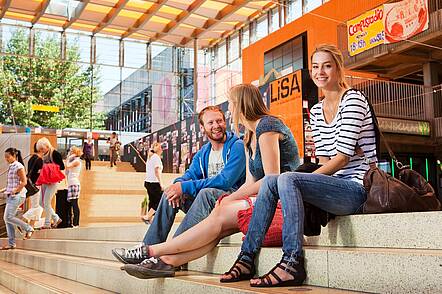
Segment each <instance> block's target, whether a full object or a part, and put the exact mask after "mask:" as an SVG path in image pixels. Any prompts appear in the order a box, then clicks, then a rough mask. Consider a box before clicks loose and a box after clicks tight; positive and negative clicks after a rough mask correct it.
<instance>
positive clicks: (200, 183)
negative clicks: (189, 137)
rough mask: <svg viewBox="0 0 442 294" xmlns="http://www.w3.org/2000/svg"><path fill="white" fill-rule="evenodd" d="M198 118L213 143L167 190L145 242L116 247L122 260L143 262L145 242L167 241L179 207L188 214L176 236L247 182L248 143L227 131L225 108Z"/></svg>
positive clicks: (210, 110) (206, 111) (209, 109)
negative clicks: (246, 151)
mask: <svg viewBox="0 0 442 294" xmlns="http://www.w3.org/2000/svg"><path fill="white" fill-rule="evenodd" d="M198 120H199V123H200V126H201V129H203V130H204V133H205V134H206V136H207V137H208V139H209V143H207V144H206V145H204V146H203V147H202V148H201V150H199V151H198V152H197V153H196V154H195V156H194V157H193V159H192V163H191V164H190V167H189V168H188V170H187V171H186V172H185V173H184V175H183V176H182V177H179V178H177V179H175V181H174V183H173V184H172V185H171V186H169V187H167V188H166V189H165V190H164V193H163V195H162V197H161V200H160V204H159V206H158V209H157V211H156V212H155V217H154V220H153V222H152V224H151V225H150V226H149V228H148V230H147V232H146V235H145V236H144V240H143V243H142V244H140V245H137V246H135V247H133V248H130V249H127V248H115V249H113V250H112V254H113V255H114V256H115V258H117V259H118V260H119V261H121V262H123V263H126V264H127V263H129V264H139V263H141V262H142V261H143V260H144V259H147V258H149V257H150V256H149V254H148V252H146V246H143V245H153V244H158V243H162V242H164V241H166V239H167V235H168V234H169V232H170V229H171V227H172V225H173V222H174V220H175V216H176V214H177V213H178V209H181V210H182V211H184V212H185V213H186V216H185V217H184V219H183V221H182V222H181V225H180V226H179V227H178V229H177V231H176V233H175V235H174V236H178V235H179V234H181V233H183V232H185V231H186V230H188V229H190V228H191V227H193V226H194V225H196V224H197V223H199V222H200V221H202V220H203V219H205V218H206V217H207V216H208V215H209V214H210V212H211V211H212V209H213V208H215V204H216V201H217V200H218V198H219V197H220V196H221V195H223V194H226V193H231V192H232V191H234V190H236V189H238V188H239V187H240V186H241V185H242V184H243V183H244V179H245V167H246V159H245V153H244V143H243V141H242V140H240V139H239V138H238V137H237V136H235V135H234V134H233V133H231V132H226V119H225V116H224V113H223V112H222V110H221V109H220V108H218V107H215V106H208V107H206V108H204V109H203V110H202V111H201V112H200V113H199V115H198Z"/></svg>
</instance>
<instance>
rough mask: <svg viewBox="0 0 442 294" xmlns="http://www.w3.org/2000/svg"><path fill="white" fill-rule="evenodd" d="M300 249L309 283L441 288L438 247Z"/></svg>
mask: <svg viewBox="0 0 442 294" xmlns="http://www.w3.org/2000/svg"><path fill="white" fill-rule="evenodd" d="M132 245H134V244H133V243H130V242H103V241H76V240H49V239H48V240H44V239H40V240H38V239H35V240H26V241H18V240H17V247H18V248H20V249H26V250H29V251H42V252H47V253H53V254H65V255H69V256H80V257H86V258H94V259H101V260H109V261H114V260H115V259H114V258H113V256H112V254H111V250H112V248H115V247H129V246H132ZM239 251H240V246H228V245H222V246H218V247H217V248H215V249H214V250H213V251H212V252H211V253H209V254H208V255H207V256H204V257H202V258H200V259H198V260H195V261H192V262H190V263H189V270H192V271H198V272H206V273H215V274H221V273H223V272H225V271H226V270H228V269H229V268H230V266H231V265H232V263H233V261H234V260H235V259H236V256H237V254H238V253H239ZM304 252H305V258H306V269H307V271H308V275H309V277H308V280H307V283H308V284H310V285H315V286H322V287H332V288H343V289H349V290H355V291H366V292H391V291H393V292H394V291H395V289H396V288H397V289H400V290H401V291H400V292H396V293H405V292H406V293H415V292H417V291H418V290H419V291H420V290H422V289H423V290H425V291H430V290H431V291H436V290H437V291H441V292H442V284H441V283H440V279H442V267H441V266H440V265H441V264H442V250H428V249H427V250H425V249H385V248H348V247H323V246H305V247H304ZM281 254H282V252H281V249H280V248H263V249H262V250H261V253H260V256H259V259H258V263H257V265H258V273H259V274H264V273H266V272H267V271H268V270H269V269H271V268H272V267H273V266H274V265H275V264H276V262H278V261H279V258H280V256H281ZM404 269H405V270H404ZM380 273H382V275H381V274H380ZM370 281H372V282H370ZM398 287H399V288H398ZM432 293H433V292H432ZM434 293H436V292H434Z"/></svg>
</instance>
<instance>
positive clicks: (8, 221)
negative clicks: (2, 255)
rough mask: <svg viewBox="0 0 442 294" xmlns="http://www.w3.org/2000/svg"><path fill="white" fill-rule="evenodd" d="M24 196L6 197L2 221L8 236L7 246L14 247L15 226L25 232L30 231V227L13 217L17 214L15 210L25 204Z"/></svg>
mask: <svg viewBox="0 0 442 294" xmlns="http://www.w3.org/2000/svg"><path fill="white" fill-rule="evenodd" d="M25 199H26V195H25V194H24V193H21V194H18V195H15V196H8V198H7V199H6V207H5V214H4V215H3V220H4V221H5V225H6V233H7V234H8V245H9V246H15V226H19V227H21V228H22V229H23V230H25V231H26V232H30V231H32V227H31V226H30V225H28V224H27V223H25V222H24V221H22V220H21V219H19V218H17V217H15V215H16V214H17V209H18V207H19V206H20V205H22V204H23V202H25Z"/></svg>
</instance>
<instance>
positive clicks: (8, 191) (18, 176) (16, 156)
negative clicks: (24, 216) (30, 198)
mask: <svg viewBox="0 0 442 294" xmlns="http://www.w3.org/2000/svg"><path fill="white" fill-rule="evenodd" d="M5 159H6V162H7V163H8V164H9V168H8V178H7V183H6V188H5V189H4V190H3V191H2V192H3V193H4V195H5V196H6V207H5V213H4V215H3V219H4V221H5V224H6V233H7V234H8V245H5V246H3V247H1V248H0V249H1V250H9V249H14V248H15V226H19V227H20V228H21V229H22V230H24V231H25V232H26V233H25V235H24V239H29V238H31V236H32V233H33V232H34V229H33V228H32V227H31V226H30V225H29V224H27V223H25V222H24V221H22V220H21V219H19V218H17V217H16V214H17V209H18V207H19V206H20V205H22V204H23V203H24V202H25V199H26V189H25V188H24V187H25V186H26V182H27V179H26V172H25V167H24V166H23V158H22V157H21V153H20V150H17V149H15V148H8V149H6V151H5Z"/></svg>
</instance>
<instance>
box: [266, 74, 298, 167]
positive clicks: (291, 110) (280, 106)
mask: <svg viewBox="0 0 442 294" xmlns="http://www.w3.org/2000/svg"><path fill="white" fill-rule="evenodd" d="M270 112H271V113H272V114H274V115H277V116H281V117H282V119H283V120H284V122H285V124H286V125H287V126H288V127H289V128H290V130H291V131H292V133H293V136H294V137H295V140H296V143H297V144H298V150H299V156H300V157H301V158H302V157H303V156H304V120H303V109H302V72H301V70H298V71H296V72H294V73H291V74H289V75H286V76H284V77H282V78H280V79H277V80H275V81H273V82H272V83H271V84H270Z"/></svg>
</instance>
